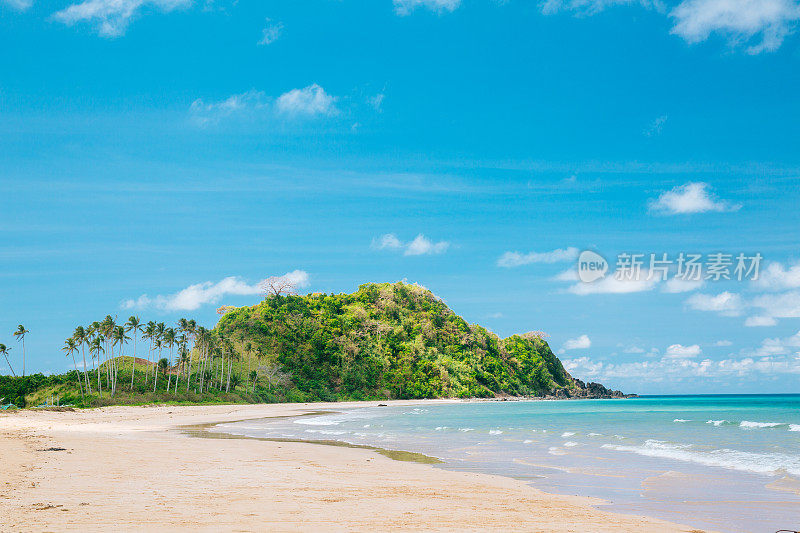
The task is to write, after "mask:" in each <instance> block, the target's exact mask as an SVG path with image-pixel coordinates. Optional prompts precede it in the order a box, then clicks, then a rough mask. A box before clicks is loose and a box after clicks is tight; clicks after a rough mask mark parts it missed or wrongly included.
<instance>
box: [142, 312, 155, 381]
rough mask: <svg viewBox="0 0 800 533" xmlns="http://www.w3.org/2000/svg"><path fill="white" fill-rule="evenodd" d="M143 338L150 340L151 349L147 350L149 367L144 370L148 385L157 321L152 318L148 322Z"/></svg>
mask: <svg viewBox="0 0 800 533" xmlns="http://www.w3.org/2000/svg"><path fill="white" fill-rule="evenodd" d="M142 338H143V339H147V340H148V341H150V351H148V352H147V367H145V370H144V384H145V385H147V376H148V375H149V374H150V365H151V363H150V358H151V357H152V356H153V342H155V340H156V323H155V322H153V321H152V320H151V321H150V322H148V323H147V325H146V326H145V327H144V332H143V333H142Z"/></svg>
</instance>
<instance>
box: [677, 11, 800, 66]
mask: <svg viewBox="0 0 800 533" xmlns="http://www.w3.org/2000/svg"><path fill="white" fill-rule="evenodd" d="M669 15H670V17H672V19H673V20H674V21H675V25H674V27H673V28H672V30H671V33H673V34H675V35H679V36H681V37H683V38H684V39H685V40H686V41H687V42H689V43H698V42H701V41H704V40H706V39H707V38H708V37H709V36H710V35H711V34H718V35H721V36H724V37H726V38H728V40H729V42H730V43H731V44H733V45H739V44H746V45H748V46H747V48H746V50H747V52H748V53H750V54H758V53H760V52H764V51H773V50H777V49H778V47H780V45H781V43H782V42H783V40H784V38H786V36H787V35H789V34H790V33H792V31H793V29H794V26H795V24H796V22H797V21H798V20H800V4H799V3H798V2H797V1H796V0H684V1H683V2H681V3H680V4H679V5H678V6H677V7H675V8H674V9H673V10H672V11H671V12H670V14H669Z"/></svg>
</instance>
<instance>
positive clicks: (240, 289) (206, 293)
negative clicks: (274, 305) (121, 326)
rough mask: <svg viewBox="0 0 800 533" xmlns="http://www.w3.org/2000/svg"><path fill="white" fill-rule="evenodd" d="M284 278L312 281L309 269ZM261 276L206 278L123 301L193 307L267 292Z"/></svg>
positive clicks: (302, 283)
mask: <svg viewBox="0 0 800 533" xmlns="http://www.w3.org/2000/svg"><path fill="white" fill-rule="evenodd" d="M280 277H281V278H283V279H285V280H286V281H288V282H290V283H292V285H294V287H295V288H298V289H300V288H305V287H307V286H308V285H309V277H308V273H307V272H305V271H303V270H293V271H292V272H287V273H286V274H284V275H283V276H280ZM265 281H266V280H261V281H259V282H258V283H254V284H252V285H250V284H248V283H247V282H245V281H244V280H242V279H241V278H238V277H236V276H230V277H227V278H224V279H222V280H220V281H218V282H216V283H214V282H211V281H205V282H203V283H196V284H194V285H189V286H188V287H186V288H185V289H183V290H181V291H178V292H176V293H174V294H169V295H166V296H165V295H158V296H155V297H153V298H151V297H149V296H148V295H146V294H143V295H141V296H140V297H139V298H136V299H130V300H125V301H124V302H122V308H123V309H143V308H147V307H155V308H157V309H161V310H163V311H193V310H195V309H198V308H200V307H201V306H203V305H207V304H214V303H218V302H219V301H220V300H221V299H222V298H223V297H225V296H228V295H233V296H252V295H256V294H263V293H264V282H265Z"/></svg>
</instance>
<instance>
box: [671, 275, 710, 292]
mask: <svg viewBox="0 0 800 533" xmlns="http://www.w3.org/2000/svg"><path fill="white" fill-rule="evenodd" d="M703 285H705V282H704V281H703V280H691V279H681V278H670V279H669V280H667V282H666V283H665V284H664V286H663V287H661V292H667V293H672V294H677V293H681V292H691V291H694V290H697V289H699V288H701V287H702V286H703Z"/></svg>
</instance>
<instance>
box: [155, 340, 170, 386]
mask: <svg viewBox="0 0 800 533" xmlns="http://www.w3.org/2000/svg"><path fill="white" fill-rule="evenodd" d="M153 346H155V347H156V348H158V357H159V359H158V363H157V366H159V367H160V366H161V361H165V359H161V348H162V346H163V343H162V340H161V337H157V338H156V340H155V342H154V343H153ZM167 364H169V362H167ZM153 374H154V376H153V392H155V391H156V387H158V370H157V369H155V368H154V369H153Z"/></svg>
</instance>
